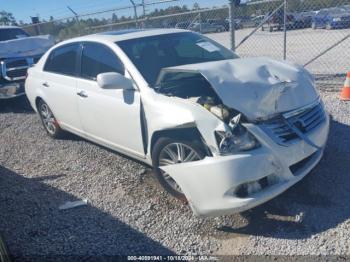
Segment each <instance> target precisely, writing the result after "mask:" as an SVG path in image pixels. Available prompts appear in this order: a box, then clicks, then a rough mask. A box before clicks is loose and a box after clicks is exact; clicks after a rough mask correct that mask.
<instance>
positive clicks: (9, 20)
mask: <svg viewBox="0 0 350 262" xmlns="http://www.w3.org/2000/svg"><path fill="white" fill-rule="evenodd" d="M16 24H17V23H16V19H15V18H14V17H13V15H12V13H9V12H6V11H4V10H2V11H0V25H16Z"/></svg>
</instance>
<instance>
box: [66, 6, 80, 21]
mask: <svg viewBox="0 0 350 262" xmlns="http://www.w3.org/2000/svg"><path fill="white" fill-rule="evenodd" d="M67 8H68V9H69V11H71V12H72V13H73V14H74V16H75V19H76V20H77V22H78V21H79V15H78V13H77V12H75V11H74V10H73V9H72V8H70V6H68V5H67Z"/></svg>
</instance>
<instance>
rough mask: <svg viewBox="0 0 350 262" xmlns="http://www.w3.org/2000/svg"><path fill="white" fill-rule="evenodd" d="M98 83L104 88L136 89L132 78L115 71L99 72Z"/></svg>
mask: <svg viewBox="0 0 350 262" xmlns="http://www.w3.org/2000/svg"><path fill="white" fill-rule="evenodd" d="M97 84H98V85H99V87H101V88H103V89H134V85H133V82H132V80H130V79H129V78H126V77H125V76H123V75H121V74H119V73H115V72H109V73H102V74H98V75H97Z"/></svg>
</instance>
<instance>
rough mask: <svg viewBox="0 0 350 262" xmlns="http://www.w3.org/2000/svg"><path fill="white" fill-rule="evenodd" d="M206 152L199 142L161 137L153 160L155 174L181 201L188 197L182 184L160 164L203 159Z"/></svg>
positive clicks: (164, 186)
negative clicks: (162, 168) (181, 186)
mask: <svg viewBox="0 0 350 262" xmlns="http://www.w3.org/2000/svg"><path fill="white" fill-rule="evenodd" d="M204 156H205V154H204V153H203V150H202V149H201V147H200V143H199V142H193V141H187V140H182V139H173V138H160V139H159V140H158V141H157V142H156V144H155V145H154V149H153V152H152V162H153V167H154V174H155V176H156V178H157V180H158V181H159V183H160V184H161V186H162V187H163V188H164V189H165V190H166V191H167V192H168V193H170V194H171V195H172V196H174V197H175V198H177V199H180V200H181V201H184V202H185V201H186V197H185V195H184V193H183V192H182V190H181V188H180V186H179V185H178V184H177V183H176V182H175V180H174V179H173V178H172V177H171V176H170V175H169V174H167V173H166V172H164V171H163V170H161V169H160V168H159V167H160V166H167V165H174V164H179V163H185V162H193V161H198V160H201V159H203V158H204Z"/></svg>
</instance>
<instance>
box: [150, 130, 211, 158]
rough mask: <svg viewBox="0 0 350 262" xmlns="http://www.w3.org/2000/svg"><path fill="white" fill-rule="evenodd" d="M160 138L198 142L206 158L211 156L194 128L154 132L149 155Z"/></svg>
mask: <svg viewBox="0 0 350 262" xmlns="http://www.w3.org/2000/svg"><path fill="white" fill-rule="evenodd" d="M162 137H169V138H177V139H184V140H190V141H198V143H199V146H200V147H201V148H202V149H203V152H205V154H206V155H207V156H211V155H212V154H211V152H210V150H209V148H208V146H207V145H206V143H205V142H204V139H203V138H202V135H201V134H200V132H199V131H198V129H197V128H196V127H189V128H174V129H166V130H160V131H156V132H154V133H153V135H152V139H151V152H150V153H151V154H152V152H153V148H154V145H155V143H156V142H157V141H158V139H160V138H162Z"/></svg>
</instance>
